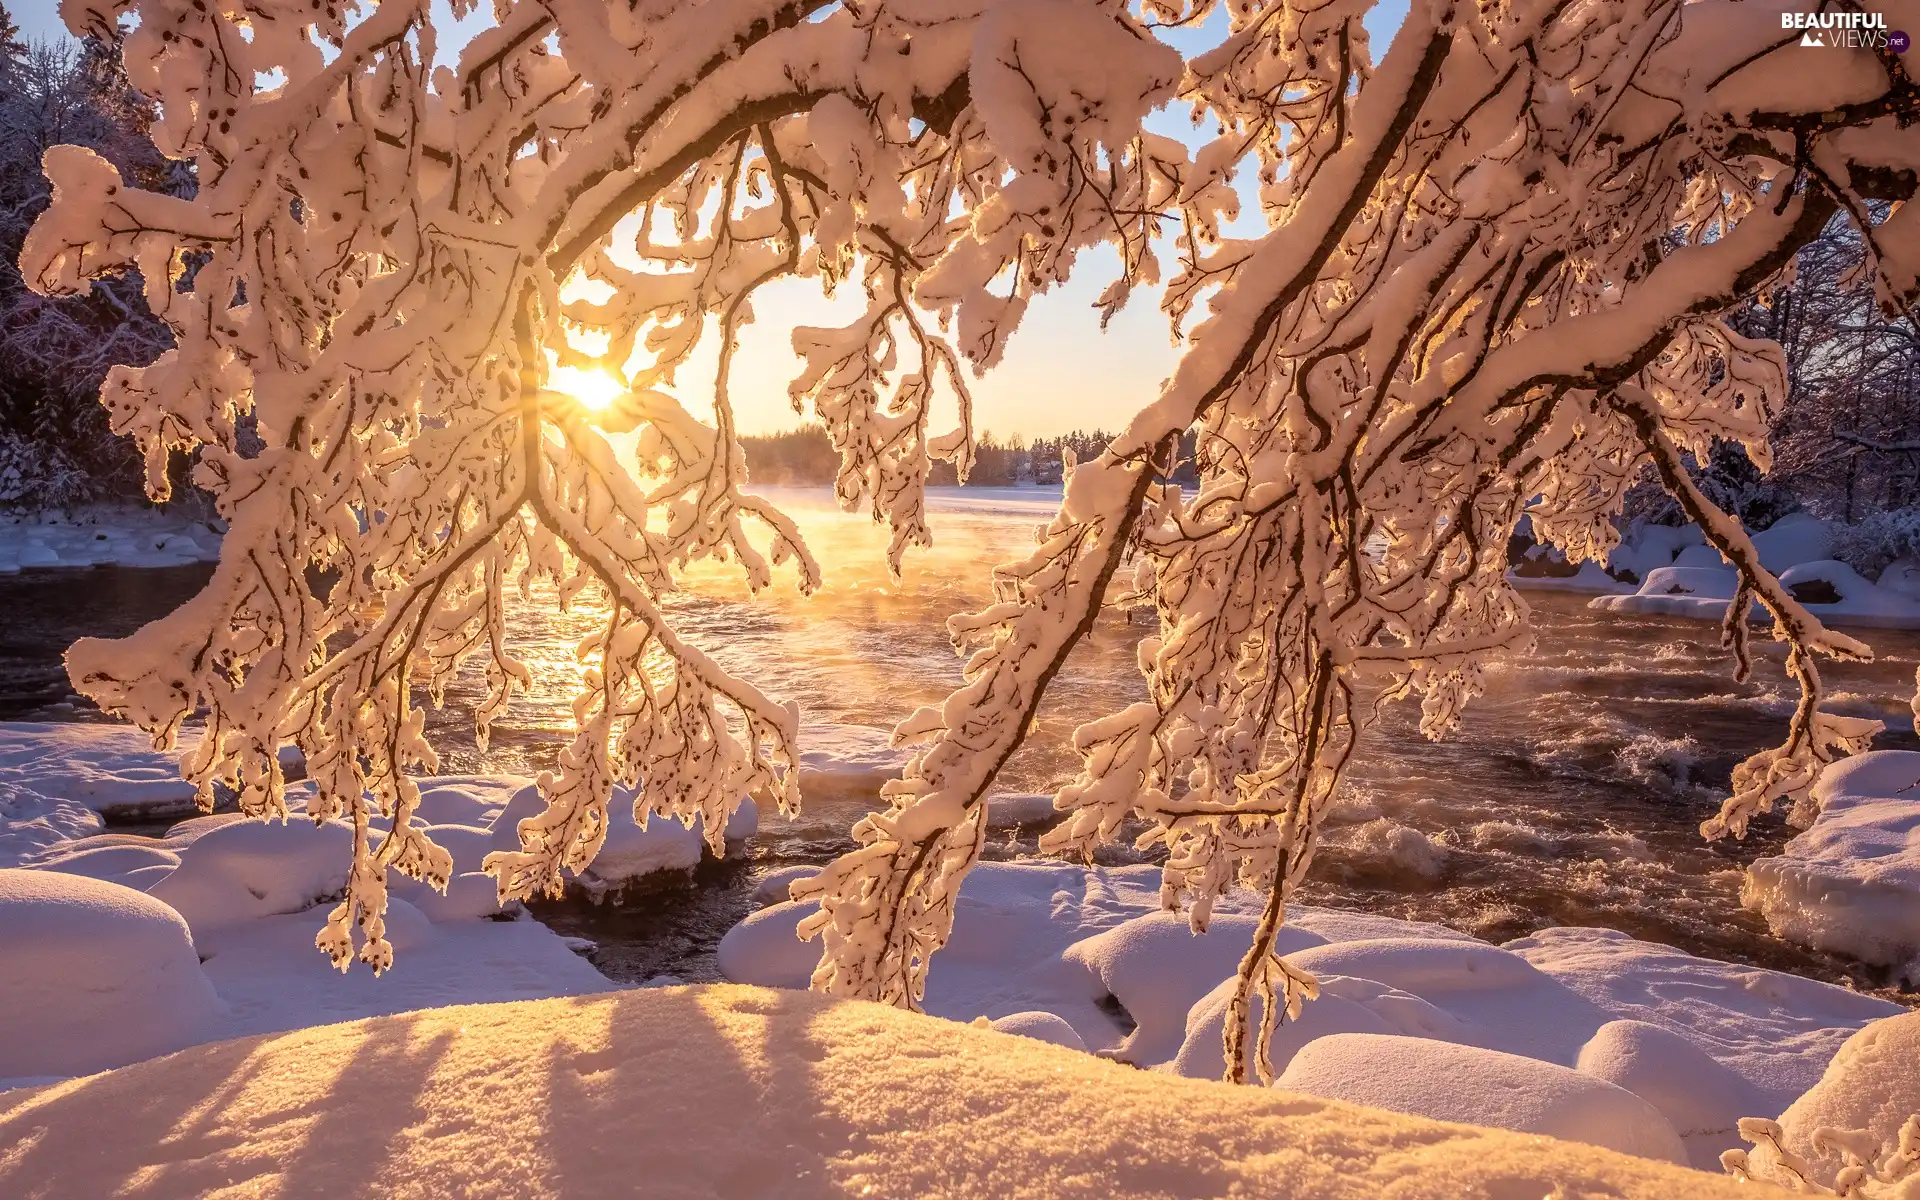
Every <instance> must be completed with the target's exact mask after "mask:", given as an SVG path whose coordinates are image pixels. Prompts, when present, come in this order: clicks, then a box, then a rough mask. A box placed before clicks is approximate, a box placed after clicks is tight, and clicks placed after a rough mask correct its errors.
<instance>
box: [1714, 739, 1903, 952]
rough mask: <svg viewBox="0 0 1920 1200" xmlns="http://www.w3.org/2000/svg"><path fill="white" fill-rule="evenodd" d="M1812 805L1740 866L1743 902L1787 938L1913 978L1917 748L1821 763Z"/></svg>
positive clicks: (1777, 932) (1778, 934) (1778, 933)
mask: <svg viewBox="0 0 1920 1200" xmlns="http://www.w3.org/2000/svg"><path fill="white" fill-rule="evenodd" d="M1813 799H1814V800H1815V802H1816V803H1818V804H1819V805H1820V815H1819V816H1818V817H1817V818H1816V819H1815V820H1814V823H1813V826H1812V827H1811V828H1810V829H1808V830H1807V831H1806V832H1804V833H1802V834H1800V835H1799V836H1797V837H1795V838H1794V839H1793V840H1792V841H1790V842H1788V843H1787V844H1786V847H1785V848H1784V850H1783V851H1782V852H1781V853H1780V854H1778V855H1776V856H1772V857H1768V858H1762V859H1758V860H1756V861H1755V862H1754V864H1753V865H1752V866H1751V867H1750V868H1748V870H1747V878H1746V882H1745V884H1744V885H1743V886H1742V888H1741V891H1740V899H1741V902H1742V903H1744V904H1745V905H1746V906H1747V907H1748V908H1750V909H1753V910H1754V911H1756V912H1758V913H1760V914H1761V915H1763V916H1764V917H1766V918H1767V924H1768V925H1769V926H1771V927H1772V929H1773V932H1774V933H1775V934H1776V935H1777V936H1779V937H1782V938H1786V939H1788V940H1790V941H1795V942H1801V943H1804V944H1806V945H1809V946H1814V947H1816V948H1819V949H1822V950H1833V951H1837V952H1839V953H1841V954H1849V955H1852V956H1853V957H1855V958H1858V959H1860V960H1861V961H1863V962H1869V963H1875V964H1878V965H1880V966H1887V967H1893V968H1895V969H1896V970H1897V971H1898V972H1899V973H1901V974H1903V975H1905V976H1906V977H1907V978H1908V979H1909V981H1910V982H1912V983H1914V984H1915V985H1920V754H1916V753H1914V752H1912V751H1903V750H1878V751H1874V752H1872V753H1869V754H1862V755H1859V756H1857V757H1854V758H1850V759H1848V760H1846V761H1845V762H1841V763H1836V764H1834V765H1833V766H1831V767H1828V768H1827V770H1826V772H1825V773H1824V774H1822V775H1821V776H1820V782H1819V783H1817V784H1815V785H1814V788H1813Z"/></svg>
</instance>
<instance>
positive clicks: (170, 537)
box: [0, 506, 220, 575]
mask: <svg viewBox="0 0 1920 1200" xmlns="http://www.w3.org/2000/svg"><path fill="white" fill-rule="evenodd" d="M219 557H220V534H219V533H218V532H216V531H215V530H214V528H213V527H212V526H210V525H208V524H207V523H206V522H205V521H201V520H196V519H194V518H192V517H189V516H187V515H185V514H184V513H176V512H168V511H164V510H160V509H151V508H119V507H113V506H100V507H94V508H83V509H79V510H76V511H74V512H71V513H31V514H25V515H16V514H8V515H4V516H0V575H17V574H19V572H20V571H21V570H22V569H23V568H26V569H32V568H36V567H103V566H116V567H182V566H186V565H188V564H190V563H200V562H212V561H213V560H214V559H216V558H219Z"/></svg>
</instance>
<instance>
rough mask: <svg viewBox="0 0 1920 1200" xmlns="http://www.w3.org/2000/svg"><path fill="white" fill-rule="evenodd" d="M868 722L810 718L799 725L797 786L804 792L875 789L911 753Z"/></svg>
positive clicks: (898, 767) (903, 764) (893, 774)
mask: <svg viewBox="0 0 1920 1200" xmlns="http://www.w3.org/2000/svg"><path fill="white" fill-rule="evenodd" d="M892 737H893V735H892V734H891V733H889V732H888V731H887V730H885V729H875V728H873V727H871V726H868V725H837V724H833V723H831V722H819V723H813V722H809V723H808V724H805V725H803V726H801V728H800V787H801V789H802V791H803V792H805V793H807V794H821V793H825V794H834V793H848V792H861V793H865V792H877V791H879V790H880V785H881V784H882V783H884V782H886V781H887V780H889V779H891V778H893V777H894V776H896V775H898V774H899V773H900V768H902V767H904V766H906V765H907V760H908V759H909V758H911V757H912V756H913V750H912V748H911V747H908V746H894V745H892V744H891V742H892Z"/></svg>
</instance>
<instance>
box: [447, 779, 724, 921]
mask: <svg viewBox="0 0 1920 1200" xmlns="http://www.w3.org/2000/svg"><path fill="white" fill-rule="evenodd" d="M633 797H634V793H633V789H632V788H628V787H618V788H615V789H614V793H613V799H612V800H611V801H610V802H609V803H608V805H607V837H606V841H604V842H603V843H601V846H600V852H599V853H598V854H596V855H594V856H593V865H592V866H590V867H588V868H587V869H586V870H585V871H584V872H582V873H581V874H579V875H578V876H575V877H574V878H572V879H569V880H568V881H567V885H568V887H569V888H577V889H578V890H580V891H581V892H583V893H584V894H585V895H587V896H588V897H590V898H592V899H594V900H595V901H600V900H605V899H607V898H608V897H611V896H615V895H617V894H618V893H619V892H621V891H623V890H625V889H627V888H630V887H632V886H633V885H634V884H636V883H638V882H640V881H641V880H643V879H646V878H647V877H649V876H653V875H658V874H660V873H662V872H669V873H675V874H679V875H685V874H686V873H687V872H689V871H692V870H693V869H694V868H695V867H697V866H699V865H700V854H701V850H702V849H703V847H704V846H705V844H706V842H705V838H706V834H705V831H704V826H703V825H702V823H701V821H700V820H699V818H695V819H694V822H693V825H692V826H691V827H689V826H686V825H682V824H681V823H680V822H679V821H676V820H674V819H672V818H671V817H659V816H655V817H650V818H649V819H648V821H647V823H646V825H645V826H642V825H641V824H640V823H639V822H638V821H636V820H634V818H633ZM546 807H547V802H546V800H545V799H544V798H542V797H541V795H540V792H539V790H538V789H537V788H535V787H533V786H532V785H531V784H529V785H527V786H525V787H523V788H521V789H520V790H518V791H516V792H515V793H514V794H513V797H512V799H510V800H509V801H508V802H507V806H506V807H505V808H504V809H502V810H501V812H500V814H499V816H497V817H496V818H494V821H493V826H492V833H491V835H490V839H489V840H490V846H489V848H490V849H493V850H518V849H519V848H520V833H519V826H520V822H521V821H524V820H526V819H528V818H530V817H537V816H539V815H540V814H541V813H542V812H545V811H546ZM759 827H760V815H759V810H758V808H756V807H755V805H754V802H753V801H752V799H746V800H743V801H741V804H740V807H739V808H737V809H735V810H734V812H733V815H732V816H731V817H729V818H728V820H727V828H726V832H725V835H724V836H725V837H726V838H728V839H729V840H734V841H738V840H739V839H741V838H747V837H752V836H753V834H754V833H755V832H756V831H757V830H758V829H759ZM449 849H451V847H449ZM454 861H455V863H456V865H458V866H460V867H461V868H463V869H466V870H478V869H479V863H478V862H477V861H475V862H472V863H471V864H469V863H468V862H465V861H462V860H461V859H460V857H459V856H458V855H456V856H455V859H454Z"/></svg>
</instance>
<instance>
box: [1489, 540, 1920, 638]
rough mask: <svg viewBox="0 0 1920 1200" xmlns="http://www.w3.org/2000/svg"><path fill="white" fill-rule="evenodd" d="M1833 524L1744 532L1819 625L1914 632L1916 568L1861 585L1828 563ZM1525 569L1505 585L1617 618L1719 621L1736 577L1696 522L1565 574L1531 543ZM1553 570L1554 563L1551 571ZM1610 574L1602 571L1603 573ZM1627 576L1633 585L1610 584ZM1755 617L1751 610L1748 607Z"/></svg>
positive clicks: (1919, 603) (1917, 622)
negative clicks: (1587, 597) (1575, 598)
mask: <svg viewBox="0 0 1920 1200" xmlns="http://www.w3.org/2000/svg"><path fill="white" fill-rule="evenodd" d="M1845 528H1846V527H1840V528H1839V529H1838V531H1837V530H1836V527H1835V526H1834V525H1832V524H1830V523H1828V522H1826V521H1822V520H1820V519H1819V518H1818V517H1814V516H1812V515H1810V514H1808V513H1793V514H1790V515H1788V516H1785V517H1782V518H1780V520H1778V521H1776V522H1774V523H1773V524H1772V525H1770V526H1768V527H1767V528H1766V529H1764V530H1762V531H1760V532H1759V533H1756V534H1754V535H1753V545H1754V548H1755V549H1756V550H1758V551H1759V553H1760V562H1761V563H1762V565H1764V566H1765V567H1766V568H1767V569H1768V570H1769V571H1772V572H1773V573H1774V574H1776V575H1778V576H1779V577H1780V581H1781V582H1782V583H1784V584H1786V585H1787V587H1788V588H1789V589H1792V590H1793V592H1794V594H1795V597H1796V598H1797V599H1799V600H1800V601H1801V603H1803V604H1805V605H1806V606H1807V608H1808V610H1809V611H1811V612H1813V613H1815V614H1817V615H1818V616H1820V617H1821V619H1823V620H1826V621H1830V622H1832V623H1834V624H1837V625H1858V626H1875V627H1881V628H1892V629H1920V587H1916V586H1912V585H1914V584H1915V583H1916V581H1920V569H1913V568H1910V567H1909V565H1908V564H1904V563H1896V564H1894V566H1892V567H1889V568H1888V569H1887V570H1886V571H1884V572H1882V577H1881V580H1880V582H1878V583H1875V582H1871V581H1869V580H1867V579H1864V578H1862V577H1861V576H1860V574H1859V573H1858V572H1856V571H1855V570H1854V569H1853V568H1852V567H1849V566H1848V565H1846V564H1845V563H1843V562H1838V561H1835V560H1834V558H1833V555H1834V552H1835V547H1836V544H1837V541H1838V537H1837V533H1843V532H1844V531H1845ZM1529 556H1530V560H1531V561H1529V562H1528V563H1526V564H1523V565H1521V566H1520V567H1517V568H1516V569H1515V570H1513V571H1509V572H1508V573H1507V578H1508V579H1509V580H1511V581H1512V583H1513V584H1514V586H1516V587H1520V588H1534V589H1541V590H1548V591H1563V592H1592V593H1598V594H1597V595H1595V597H1594V599H1593V600H1592V601H1591V602H1590V603H1591V605H1592V607H1594V608H1597V609H1601V610H1604V611H1610V612H1618V613H1637V614H1642V615H1652V616H1670V617H1689V618H1694V619H1697V620H1712V621H1718V620H1721V619H1722V618H1723V617H1724V616H1725V615H1726V611H1727V605H1728V604H1729V603H1730V602H1731V601H1732V600H1733V593H1734V590H1735V587H1736V585H1737V583H1738V576H1737V575H1736V574H1735V573H1734V570H1733V568H1732V567H1731V566H1730V565H1728V563H1727V561H1726V560H1725V559H1723V558H1722V557H1721V556H1720V552H1719V551H1717V550H1715V549H1714V548H1713V547H1711V546H1709V545H1707V544H1706V539H1705V537H1704V535H1702V534H1701V532H1700V530H1699V528H1698V527H1697V526H1692V525H1688V526H1685V527H1680V528H1676V527H1672V526H1666V525H1647V526H1642V527H1641V528H1640V529H1639V530H1637V531H1635V532H1634V534H1633V536H1632V537H1630V538H1628V539H1627V540H1625V541H1623V542H1622V543H1621V544H1620V545H1619V546H1618V547H1616V548H1615V549H1614V551H1613V553H1612V554H1611V555H1609V556H1608V558H1607V565H1606V568H1605V569H1602V568H1601V567H1600V565H1599V564H1598V563H1591V562H1589V563H1582V564H1581V565H1580V567H1579V569H1578V570H1577V571H1568V573H1567V574H1555V573H1553V572H1554V570H1556V569H1557V570H1567V567H1566V565H1565V564H1564V563H1562V562H1560V561H1559V559H1558V555H1557V552H1554V551H1551V550H1549V549H1548V548H1544V547H1539V546H1536V547H1534V548H1533V549H1532V550H1531V551H1529ZM1553 564H1557V566H1555V565H1553ZM1610 572H1611V574H1610ZM1615 576H1620V577H1623V578H1626V577H1630V578H1632V579H1634V580H1637V581H1639V584H1638V586H1637V587H1635V586H1632V585H1630V584H1623V583H1621V582H1619V580H1617V579H1616V578H1615ZM1755 611H1756V612H1758V611H1760V610H1759V609H1758V608H1757V607H1756V609H1755Z"/></svg>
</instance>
